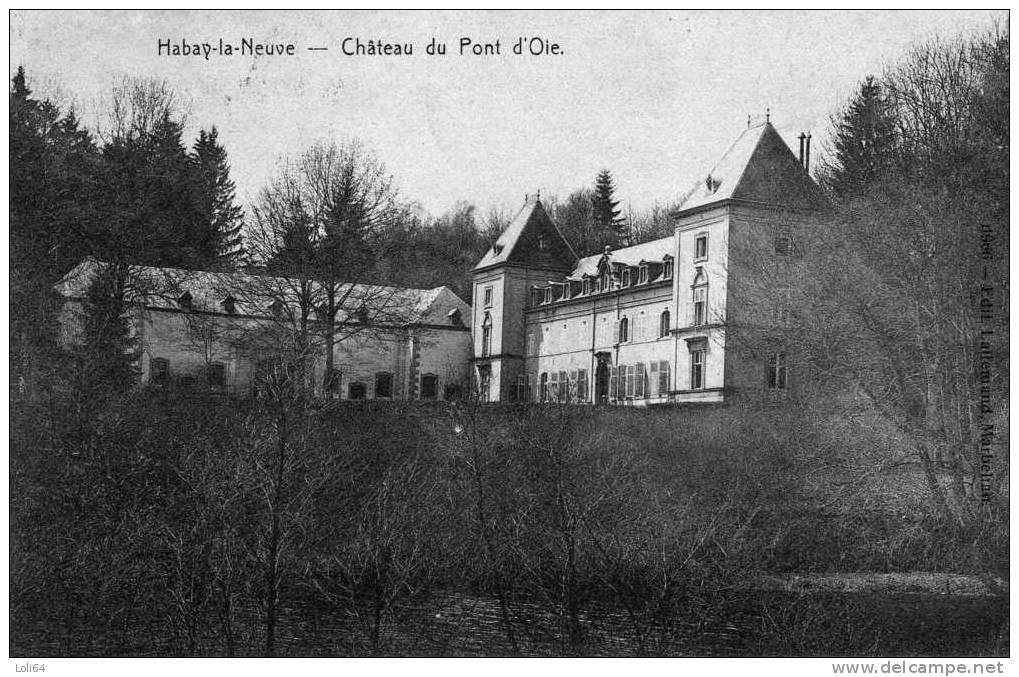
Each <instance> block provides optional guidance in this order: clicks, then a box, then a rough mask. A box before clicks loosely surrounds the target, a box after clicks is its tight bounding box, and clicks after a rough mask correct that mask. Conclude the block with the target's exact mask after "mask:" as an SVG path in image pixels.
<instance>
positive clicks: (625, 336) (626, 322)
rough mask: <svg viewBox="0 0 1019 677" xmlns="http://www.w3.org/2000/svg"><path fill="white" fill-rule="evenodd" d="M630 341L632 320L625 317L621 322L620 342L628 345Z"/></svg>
mask: <svg viewBox="0 0 1019 677" xmlns="http://www.w3.org/2000/svg"><path fill="white" fill-rule="evenodd" d="M629 340H630V319H629V318H627V317H624V318H623V319H621V320H620V321H619V342H620V343H626V342H627V341H629Z"/></svg>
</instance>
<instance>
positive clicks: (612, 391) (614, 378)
mask: <svg viewBox="0 0 1019 677" xmlns="http://www.w3.org/2000/svg"><path fill="white" fill-rule="evenodd" d="M618 380H619V367H611V366H610V367H609V392H608V396H609V399H610V400H615V399H616V387H617V386H616V383H617V382H618Z"/></svg>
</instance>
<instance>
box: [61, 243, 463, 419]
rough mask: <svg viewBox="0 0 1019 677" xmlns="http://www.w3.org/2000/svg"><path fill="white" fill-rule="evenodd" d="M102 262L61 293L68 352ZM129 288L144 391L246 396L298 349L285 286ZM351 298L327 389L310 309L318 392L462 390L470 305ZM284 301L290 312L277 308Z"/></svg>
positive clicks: (139, 276) (249, 282)
mask: <svg viewBox="0 0 1019 677" xmlns="http://www.w3.org/2000/svg"><path fill="white" fill-rule="evenodd" d="M103 265H104V264H102V263H100V262H97V261H94V260H86V261H84V262H82V263H81V264H80V265H79V266H77V267H76V268H75V269H74V270H72V271H71V272H70V273H69V274H68V275H67V276H66V277H65V278H64V279H63V280H62V281H61V282H60V283H59V284H58V286H57V289H58V291H59V292H60V293H61V294H62V295H63V296H64V298H65V304H64V307H63V310H62V313H61V318H60V321H61V326H62V327H63V340H64V341H65V342H66V343H72V342H75V341H78V340H79V332H80V328H81V320H80V316H81V309H82V304H83V299H84V298H85V293H86V290H87V288H88V285H89V284H90V282H91V280H92V279H94V276H95V274H96V271H97V270H99V269H100V268H101V267H102V266H103ZM130 287H131V289H132V292H131V303H130V306H129V308H130V310H129V312H130V314H131V317H132V320H133V321H132V323H131V325H132V330H133V333H134V336H135V338H136V339H137V344H138V347H139V357H138V364H137V367H138V371H139V373H140V383H141V384H143V385H147V386H154V387H162V388H167V389H171V388H174V389H180V390H192V389H200V390H213V391H222V392H235V393H240V394H247V393H251V392H253V391H254V389H255V388H256V387H257V385H258V379H259V376H260V375H262V372H264V371H265V370H266V369H267V368H268V367H267V365H268V364H270V363H272V362H273V360H274V359H275V360H278V358H279V356H280V355H286V354H288V353H289V352H292V351H288V345H289V343H290V342H291V340H292V335H293V334H294V328H295V327H296V326H297V323H296V322H295V321H292V320H291V314H289V310H290V309H291V308H292V307H293V306H294V305H296V301H294V300H292V299H288V297H287V293H286V292H287V290H288V289H292V288H293V287H292V286H291V285H288V284H285V281H282V280H281V279H280V278H269V277H262V276H252V275H246V274H242V273H206V272H200V271H198V272H196V271H182V270H172V269H156V268H144V267H132V269H131V284H130ZM185 294H186V295H187V296H186V297H185ZM228 298H229V299H230V301H227V299H228ZM348 298H351V299H353V298H359V299H360V301H359V304H360V305H359V307H358V308H357V309H355V310H352V311H351V312H344V311H342V310H341V311H340V314H339V316H338V322H337V328H336V330H335V332H334V336H335V337H336V340H335V342H334V345H333V365H332V369H333V372H332V373H333V379H331V381H330V384H329V385H328V386H327V385H326V381H327V380H326V379H325V364H326V360H325V352H324V351H325V349H326V348H325V341H324V340H323V339H322V331H321V327H322V324H321V322H320V321H319V318H318V317H316V315H315V313H314V312H312V313H311V316H310V317H309V318H308V326H309V334H310V335H312V336H314V337H315V338H314V340H313V341H312V342H311V346H310V348H309V349H308V352H309V353H310V355H309V358H308V360H307V363H308V364H309V366H310V369H309V372H310V375H309V378H310V379H311V380H312V383H313V389H314V391H315V393H316V394H317V395H319V396H323V397H330V398H334V399H426V400H427V399H437V400H441V399H446V398H447V397H448V396H452V395H453V394H455V393H458V392H462V391H463V390H464V388H466V387H467V384H468V382H469V376H468V365H469V363H470V356H471V334H470V327H469V326H468V325H467V322H468V318H469V316H470V307H469V306H467V304H465V303H464V302H463V301H462V300H460V299H459V298H458V297H457V296H456V295H455V294H454V293H453V292H452V291H450V290H449V289H448V288H446V287H438V288H436V289H392V288H385V287H379V288H375V289H371V290H370V291H369V292H368V293H366V294H357V293H349V294H348ZM277 300H282V301H284V304H283V305H284V306H288V308H287V309H284V310H281V309H279V307H276V306H274V303H275V302H276V301H277ZM288 301H289V303H287V302H288ZM291 359H292V358H291Z"/></svg>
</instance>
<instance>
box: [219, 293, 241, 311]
mask: <svg viewBox="0 0 1019 677" xmlns="http://www.w3.org/2000/svg"><path fill="white" fill-rule="evenodd" d="M219 305H221V306H223V312H224V313H226V314H228V315H233V314H234V313H236V312H237V299H235V298H234V297H233V296H227V297H226V298H225V299H223V300H222V301H220V303H219Z"/></svg>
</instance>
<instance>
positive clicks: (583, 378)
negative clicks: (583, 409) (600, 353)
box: [577, 369, 588, 402]
mask: <svg viewBox="0 0 1019 677" xmlns="http://www.w3.org/2000/svg"><path fill="white" fill-rule="evenodd" d="M587 388H588V386H587V369H580V370H578V371H577V401H578V402H587Z"/></svg>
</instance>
